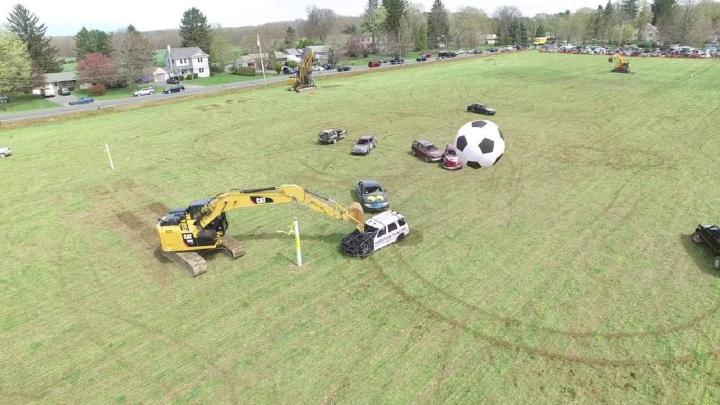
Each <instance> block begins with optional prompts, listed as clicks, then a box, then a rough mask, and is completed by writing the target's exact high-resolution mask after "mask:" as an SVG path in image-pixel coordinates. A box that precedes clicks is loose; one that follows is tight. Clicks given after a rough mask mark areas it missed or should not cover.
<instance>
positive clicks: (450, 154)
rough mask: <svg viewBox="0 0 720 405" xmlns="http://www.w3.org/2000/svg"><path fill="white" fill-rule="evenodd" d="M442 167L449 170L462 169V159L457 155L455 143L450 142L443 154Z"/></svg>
mask: <svg viewBox="0 0 720 405" xmlns="http://www.w3.org/2000/svg"><path fill="white" fill-rule="evenodd" d="M442 167H444V168H445V169H448V170H457V169H462V161H461V160H460V158H459V157H458V155H457V151H456V149H455V145H452V144H448V145H447V146H446V147H445V153H444V154H443V160H442Z"/></svg>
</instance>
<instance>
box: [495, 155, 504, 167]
mask: <svg viewBox="0 0 720 405" xmlns="http://www.w3.org/2000/svg"><path fill="white" fill-rule="evenodd" d="M503 155H504V154H500V156H498V157H497V159H495V161H494V162H493V166H495V165H496V164H497V162H499V161H500V159H501V158H502V157H503Z"/></svg>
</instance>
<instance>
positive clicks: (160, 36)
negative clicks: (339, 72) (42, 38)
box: [52, 16, 361, 58]
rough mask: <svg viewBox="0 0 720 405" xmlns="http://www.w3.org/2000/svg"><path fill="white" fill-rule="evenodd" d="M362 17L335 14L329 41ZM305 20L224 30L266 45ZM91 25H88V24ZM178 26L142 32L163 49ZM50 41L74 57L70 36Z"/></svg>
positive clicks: (246, 44) (233, 39)
mask: <svg viewBox="0 0 720 405" xmlns="http://www.w3.org/2000/svg"><path fill="white" fill-rule="evenodd" d="M360 21H361V17H347V16H338V19H337V22H336V24H335V26H334V27H333V30H332V31H331V33H330V37H329V40H328V41H327V42H329V43H330V44H336V45H339V44H341V43H344V42H345V35H344V34H342V30H343V29H344V28H345V27H346V26H348V25H350V24H357V25H359V24H360ZM304 22H305V21H304V20H295V21H282V22H273V23H267V24H263V25H259V26H247V27H227V28H226V27H223V28H222V29H223V31H224V32H226V33H227V34H228V36H229V37H230V43H231V44H232V45H233V46H235V47H239V48H243V49H252V48H254V47H256V46H257V45H256V37H255V35H256V34H259V35H260V39H261V42H262V45H263V46H265V47H267V46H270V45H273V44H280V43H281V42H282V41H283V39H284V38H285V31H286V30H287V27H293V28H294V29H295V31H296V32H297V34H296V35H297V36H298V37H302V36H304V32H303V24H304ZM88 28H91V27H88ZM178 31H179V30H178V29H177V28H172V29H166V30H154V31H147V32H144V34H145V35H146V36H147V37H148V38H149V39H150V42H151V43H152V46H153V47H154V48H155V49H163V48H165V47H167V46H168V45H170V46H179V45H180V37H179V35H178ZM52 44H53V46H55V47H56V48H57V49H58V56H59V57H61V58H72V57H75V40H74V39H73V37H72V36H60V37H52Z"/></svg>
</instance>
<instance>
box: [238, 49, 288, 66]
mask: <svg viewBox="0 0 720 405" xmlns="http://www.w3.org/2000/svg"><path fill="white" fill-rule="evenodd" d="M287 61H288V55H286V54H284V53H282V52H278V51H275V62H279V63H280V64H284V63H285V62H287ZM261 62H263V63H264V64H265V69H266V70H273V69H272V67H271V66H270V67H269V66H268V53H267V52H263V53H262V61H261V60H260V54H259V53H251V54H249V55H244V56H241V57H239V58H237V59H236V60H235V66H237V67H251V68H254V69H255V70H261Z"/></svg>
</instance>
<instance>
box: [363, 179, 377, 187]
mask: <svg viewBox="0 0 720 405" xmlns="http://www.w3.org/2000/svg"><path fill="white" fill-rule="evenodd" d="M360 183H362V184H363V186H370V187H372V186H379V185H380V182H378V181H377V180H360Z"/></svg>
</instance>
